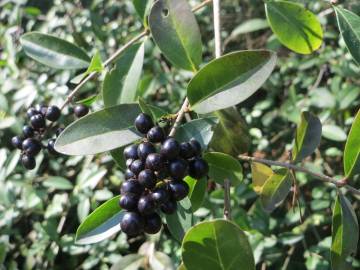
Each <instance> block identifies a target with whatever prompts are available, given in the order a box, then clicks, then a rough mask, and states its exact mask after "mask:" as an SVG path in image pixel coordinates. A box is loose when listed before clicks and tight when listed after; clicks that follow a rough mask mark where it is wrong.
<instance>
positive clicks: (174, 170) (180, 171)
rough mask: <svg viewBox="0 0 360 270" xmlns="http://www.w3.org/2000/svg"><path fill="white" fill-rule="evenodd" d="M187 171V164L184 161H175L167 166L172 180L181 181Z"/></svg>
mask: <svg viewBox="0 0 360 270" xmlns="http://www.w3.org/2000/svg"><path fill="white" fill-rule="evenodd" d="M187 171H188V162H187V161H186V160H184V159H181V158H179V159H175V160H173V161H171V162H170V164H169V174H170V176H171V177H172V178H173V179H176V180H181V179H183V178H184V177H185V176H186V174H187Z"/></svg>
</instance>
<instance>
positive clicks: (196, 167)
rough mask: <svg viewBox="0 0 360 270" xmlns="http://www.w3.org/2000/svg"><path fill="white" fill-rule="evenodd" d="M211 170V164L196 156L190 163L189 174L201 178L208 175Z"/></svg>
mask: <svg viewBox="0 0 360 270" xmlns="http://www.w3.org/2000/svg"><path fill="white" fill-rule="evenodd" d="M208 172H209V165H208V164H207V162H206V161H205V160H203V159H202V158H195V159H194V160H191V161H190V164H189V175H190V176H191V177H192V178H195V179H200V178H202V177H204V176H206V175H207V173H208Z"/></svg>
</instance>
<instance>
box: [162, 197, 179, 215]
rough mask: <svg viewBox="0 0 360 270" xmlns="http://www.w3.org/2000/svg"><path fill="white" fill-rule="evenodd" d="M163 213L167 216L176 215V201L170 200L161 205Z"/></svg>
mask: <svg viewBox="0 0 360 270" xmlns="http://www.w3.org/2000/svg"><path fill="white" fill-rule="evenodd" d="M160 209H161V211H162V212H163V213H165V214H167V215H171V214H173V213H175V211H176V209H177V204H176V201H174V200H168V201H167V202H166V203H163V204H162V205H161V208H160Z"/></svg>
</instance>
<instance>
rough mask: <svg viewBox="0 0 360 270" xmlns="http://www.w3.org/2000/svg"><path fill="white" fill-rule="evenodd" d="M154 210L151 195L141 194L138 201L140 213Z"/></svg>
mask: <svg viewBox="0 0 360 270" xmlns="http://www.w3.org/2000/svg"><path fill="white" fill-rule="evenodd" d="M155 210H156V204H155V201H154V200H153V199H152V198H151V196H149V195H146V196H142V197H141V198H140V199H139V202H138V211H139V213H140V214H141V215H144V216H146V215H150V214H152V213H154V212H155Z"/></svg>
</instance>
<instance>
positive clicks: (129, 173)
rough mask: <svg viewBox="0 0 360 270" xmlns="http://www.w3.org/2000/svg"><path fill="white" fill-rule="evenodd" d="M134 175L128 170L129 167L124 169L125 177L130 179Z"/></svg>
mask: <svg viewBox="0 0 360 270" xmlns="http://www.w3.org/2000/svg"><path fill="white" fill-rule="evenodd" d="M135 177H136V175H135V174H134V173H133V172H132V171H131V170H130V169H126V171H125V179H126V180H128V179H131V178H135Z"/></svg>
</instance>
